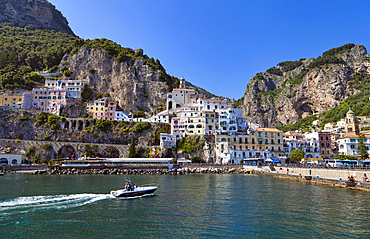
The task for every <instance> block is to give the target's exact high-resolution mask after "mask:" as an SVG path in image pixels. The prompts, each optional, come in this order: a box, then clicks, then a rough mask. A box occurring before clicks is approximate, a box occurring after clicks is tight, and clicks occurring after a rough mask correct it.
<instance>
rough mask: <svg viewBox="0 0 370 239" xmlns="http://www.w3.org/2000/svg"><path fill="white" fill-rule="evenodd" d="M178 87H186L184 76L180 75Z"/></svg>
mask: <svg viewBox="0 0 370 239" xmlns="http://www.w3.org/2000/svg"><path fill="white" fill-rule="evenodd" d="M179 88H180V89H186V86H185V79H184V77H181V79H180V87H179Z"/></svg>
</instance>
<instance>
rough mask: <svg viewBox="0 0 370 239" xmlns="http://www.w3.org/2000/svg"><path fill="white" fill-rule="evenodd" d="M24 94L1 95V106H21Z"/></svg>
mask: <svg viewBox="0 0 370 239" xmlns="http://www.w3.org/2000/svg"><path fill="white" fill-rule="evenodd" d="M22 101H23V95H0V106H7V107H21V105H22Z"/></svg>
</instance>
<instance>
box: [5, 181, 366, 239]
mask: <svg viewBox="0 0 370 239" xmlns="http://www.w3.org/2000/svg"><path fill="white" fill-rule="evenodd" d="M126 178H127V176H119V175H60V176H57V175H52V176H46V175H45V176H36V175H19V174H7V175H5V176H2V177H0V238H103V237H104V238H225V237H227V238H354V237H360V238H370V207H369V206H370V200H369V199H370V194H368V193H364V192H358V191H352V190H348V189H338V188H330V187H326V186H318V185H312V184H308V183H300V182H293V181H286V180H283V179H276V178H270V177H264V176H257V175H232V174H219V175H214V174H212V175H211V174H203V175H202V174H197V175H178V176H170V175H152V176H149V175H132V176H131V180H133V181H134V182H135V183H136V184H138V185H140V184H146V183H158V184H159V185H160V187H159V189H158V190H157V191H156V192H155V193H154V195H149V196H143V197H139V198H135V199H117V198H114V197H112V196H111V195H110V194H109V192H110V191H111V190H115V189H120V188H122V187H123V185H124V180H125V179H126Z"/></svg>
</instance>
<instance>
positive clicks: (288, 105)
mask: <svg viewBox="0 0 370 239" xmlns="http://www.w3.org/2000/svg"><path fill="white" fill-rule="evenodd" d="M369 59H370V58H369V57H368V55H367V51H366V48H365V47H364V46H362V45H357V46H355V45H354V44H347V45H344V46H342V47H338V48H334V49H331V50H329V51H327V52H324V53H323V55H322V56H320V57H318V58H317V59H313V58H310V59H301V60H299V61H295V62H291V61H289V62H282V63H279V64H278V65H277V66H276V67H273V68H270V69H268V70H267V71H266V72H264V73H258V74H257V75H256V76H254V77H253V78H252V79H251V81H250V82H249V84H248V86H247V88H246V91H245V95H244V103H243V105H242V106H241V108H242V109H243V114H244V116H245V117H247V118H248V119H249V120H251V121H252V122H257V123H260V124H261V125H262V126H264V127H271V126H278V125H287V124H293V123H295V122H296V121H297V120H299V119H302V118H305V117H307V116H310V115H312V114H317V113H323V112H326V111H328V110H330V109H332V108H335V107H337V106H339V105H340V104H341V103H342V102H344V100H345V99H346V98H347V97H348V96H349V95H353V94H356V93H359V92H360V90H359V89H356V88H353V87H349V83H348V82H349V81H350V80H351V79H353V77H354V75H355V74H356V73H362V74H365V75H367V74H369V73H370V61H369Z"/></svg>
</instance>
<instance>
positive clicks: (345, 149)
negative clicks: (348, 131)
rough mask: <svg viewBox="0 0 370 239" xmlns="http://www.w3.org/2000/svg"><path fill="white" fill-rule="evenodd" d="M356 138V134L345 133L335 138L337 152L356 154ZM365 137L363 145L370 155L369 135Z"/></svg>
mask: <svg viewBox="0 0 370 239" xmlns="http://www.w3.org/2000/svg"><path fill="white" fill-rule="evenodd" d="M358 138H359V136H358V135H347V136H345V137H342V138H339V139H337V144H338V152H339V153H343V154H345V155H355V156H358V149H357V148H358ZM365 139H366V140H365V147H367V153H368V154H369V155H370V136H365Z"/></svg>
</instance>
